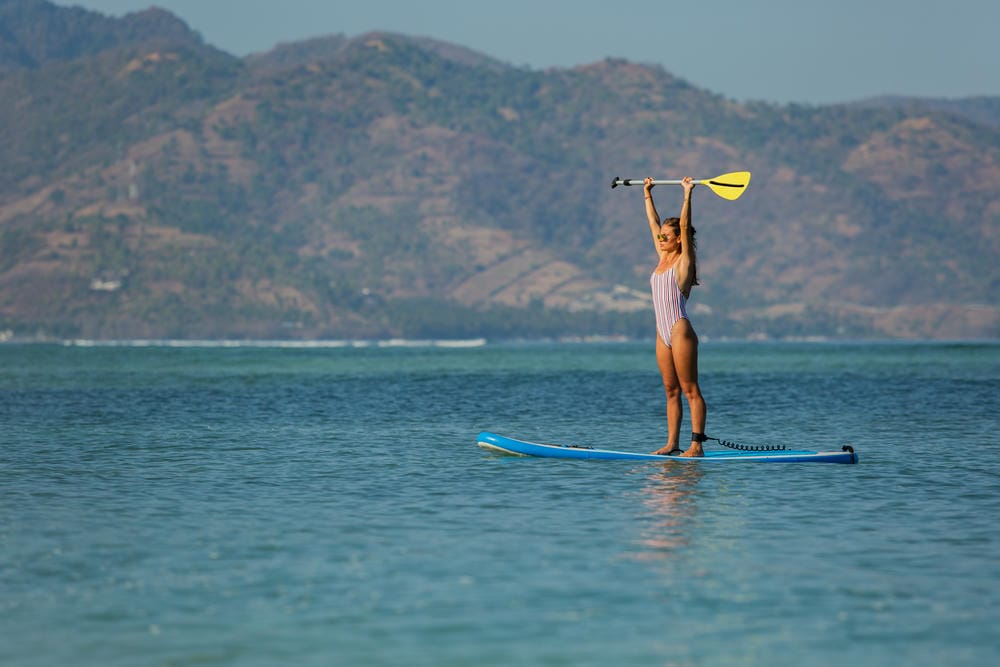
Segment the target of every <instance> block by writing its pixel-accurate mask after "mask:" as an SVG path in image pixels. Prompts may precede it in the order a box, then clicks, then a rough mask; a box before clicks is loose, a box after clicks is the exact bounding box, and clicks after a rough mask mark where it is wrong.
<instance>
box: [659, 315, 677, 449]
mask: <svg viewBox="0 0 1000 667" xmlns="http://www.w3.org/2000/svg"><path fill="white" fill-rule="evenodd" d="M656 365H657V366H659V367H660V376H661V377H662V378H663V391H664V392H665V393H666V395H667V444H666V445H664V446H663V447H660V448H659V449H657V450H656V451H655V452H653V453H654V454H666V453H667V452H671V451H673V450H675V449H677V443H678V442H679V440H680V433H681V418H682V417H683V416H684V406H683V404H682V403H681V386H680V383H679V382H678V381H677V373H676V371H674V360H673V355H672V354H671V352H670V348H669V347H667V344H666V343H664V342H663V338H661V337H660V335H659V334H657V335H656Z"/></svg>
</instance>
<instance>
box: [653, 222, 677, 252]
mask: <svg viewBox="0 0 1000 667" xmlns="http://www.w3.org/2000/svg"><path fill="white" fill-rule="evenodd" d="M656 240H657V242H658V243H659V244H660V250H666V251H668V252H669V251H674V250H677V249H678V248H679V247H680V239H679V238H678V237H677V234H676V233H675V232H674V230H673V228H672V227H671V226H670V225H662V226H661V227H660V233H659V234H657V235H656Z"/></svg>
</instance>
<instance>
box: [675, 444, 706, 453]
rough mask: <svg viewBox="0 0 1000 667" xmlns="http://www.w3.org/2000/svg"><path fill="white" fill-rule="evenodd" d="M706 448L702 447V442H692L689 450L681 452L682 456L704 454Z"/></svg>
mask: <svg viewBox="0 0 1000 667" xmlns="http://www.w3.org/2000/svg"><path fill="white" fill-rule="evenodd" d="M704 455H705V450H704V449H702V448H701V443H700V442H692V443H691V446H690V447H688V450H687V451H686V452H684V453H683V454H681V456H704Z"/></svg>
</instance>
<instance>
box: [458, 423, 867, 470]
mask: <svg viewBox="0 0 1000 667" xmlns="http://www.w3.org/2000/svg"><path fill="white" fill-rule="evenodd" d="M477 444H478V445H479V446H480V447H482V448H483V449H489V450H491V451H495V452H500V453H502V454H513V455H515V456H542V457H548V458H557V459H606V460H631V461H766V462H772V463H857V462H858V455H857V454H855V453H854V449H853V448H852V447H850V446H849V445H844V447H843V449H842V450H841V451H839V452H836V451H834V452H814V451H810V450H793V449H781V450H777V451H741V450H739V451H738V450H734V451H706V452H705V456H703V457H682V456H665V455H662V454H641V453H639V452H620V451H615V450H613V449H597V448H595V447H582V446H579V445H550V444H539V443H535V442H525V441H523V440H515V439H514V438H507V437H505V436H502V435H497V434H496V433H489V432H487V431H483V432H482V433H480V434H479V437H478V438H477Z"/></svg>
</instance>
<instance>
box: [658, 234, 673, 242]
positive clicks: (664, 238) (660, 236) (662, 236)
mask: <svg viewBox="0 0 1000 667" xmlns="http://www.w3.org/2000/svg"><path fill="white" fill-rule="evenodd" d="M670 239H671V237H669V236H667V235H666V234H657V235H656V240H657V241H669V240H670Z"/></svg>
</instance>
